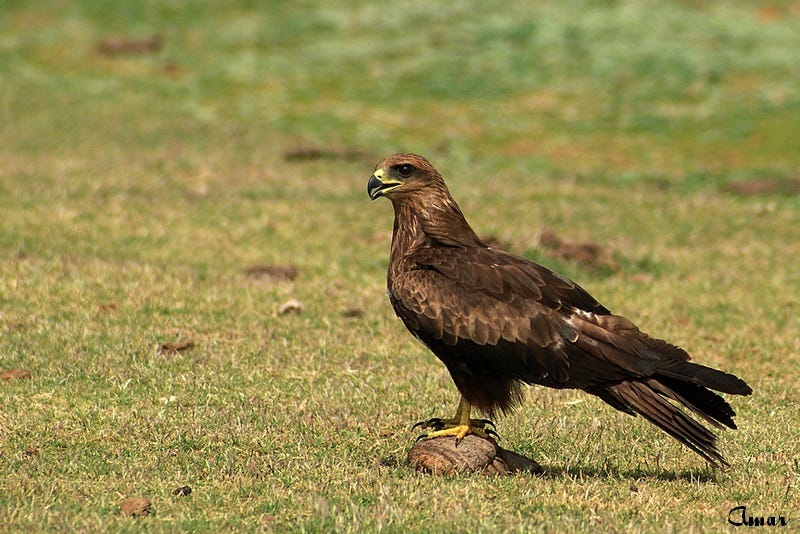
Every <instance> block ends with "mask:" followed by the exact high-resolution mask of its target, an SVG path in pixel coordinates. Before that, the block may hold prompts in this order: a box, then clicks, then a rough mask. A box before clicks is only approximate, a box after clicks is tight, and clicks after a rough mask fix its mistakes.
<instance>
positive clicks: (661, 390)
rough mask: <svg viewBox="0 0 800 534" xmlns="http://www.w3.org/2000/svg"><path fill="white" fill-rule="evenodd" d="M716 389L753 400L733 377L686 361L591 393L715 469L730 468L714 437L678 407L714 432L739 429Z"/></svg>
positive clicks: (747, 391) (749, 391) (739, 381)
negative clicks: (635, 416)
mask: <svg viewBox="0 0 800 534" xmlns="http://www.w3.org/2000/svg"><path fill="white" fill-rule="evenodd" d="M598 389H599V388H598ZM712 389H714V390H716V391H722V392H724V393H730V394H733V395H749V394H750V393H752V391H753V390H752V389H751V388H750V386H748V385H747V384H746V383H745V382H744V381H743V380H742V379H740V378H738V377H736V376H734V375H731V374H728V373H724V372H722V371H717V370H716V369H711V368H710V367H706V366H704V365H699V364H696V363H691V362H687V361H683V362H675V365H672V366H669V367H668V368H666V369H659V370H658V371H657V372H656V373H655V374H654V375H653V376H652V377H650V378H645V379H639V380H630V381H624V382H619V383H616V384H612V385H609V386H605V387H603V390H602V391H592V393H594V394H596V395H598V396H599V397H600V398H602V399H603V400H605V401H606V402H608V403H609V404H611V405H612V406H614V407H615V408H617V409H621V410H622V411H624V412H626V413H630V414H634V413H638V414H640V415H641V416H642V417H644V418H645V419H647V420H648V421H650V422H651V423H653V424H654V425H656V426H657V427H659V428H660V429H661V430H663V431H664V432H666V433H667V434H669V435H670V436H672V437H673V438H675V439H677V440H678V441H680V442H681V443H683V444H684V445H686V446H687V447H689V448H690V449H692V450H693V451H694V452H696V453H697V454H699V455H700V456H702V457H703V458H704V459H705V460H706V461H708V462H709V463H711V464H712V465H715V466H727V465H728V462H726V461H725V458H724V457H723V456H722V454H721V453H720V452H719V450H718V449H717V436H716V434H714V433H713V432H712V431H710V430H709V429H707V428H706V427H704V426H703V425H701V424H700V423H699V422H697V421H696V420H695V419H693V418H691V417H689V416H687V415H686V414H685V413H684V412H683V411H681V410H680V409H678V407H677V406H676V405H675V404H674V403H677V404H681V405H683V406H685V407H687V408H689V409H690V410H691V411H692V412H694V413H695V414H697V415H698V416H700V417H702V418H703V419H705V420H706V421H708V422H709V423H710V424H711V425H713V426H714V427H717V428H722V427H723V426H726V427H728V428H733V429H735V428H736V424H735V423H734V422H733V417H734V416H735V415H736V413H735V412H734V411H733V408H731V406H730V404H728V403H727V402H726V401H725V399H723V398H722V397H720V396H719V395H717V394H716V393H714V392H713V391H711V390H712ZM670 401H674V403H673V402H670Z"/></svg>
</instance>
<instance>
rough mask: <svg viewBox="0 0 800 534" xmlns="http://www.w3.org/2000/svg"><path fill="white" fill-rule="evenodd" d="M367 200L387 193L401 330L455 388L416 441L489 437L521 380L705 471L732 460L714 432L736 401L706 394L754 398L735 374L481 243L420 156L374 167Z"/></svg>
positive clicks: (729, 421) (393, 289)
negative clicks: (619, 415)
mask: <svg viewBox="0 0 800 534" xmlns="http://www.w3.org/2000/svg"><path fill="white" fill-rule="evenodd" d="M367 192H368V194H369V197H370V198H371V199H372V200H375V199H376V198H378V197H384V196H385V197H387V198H388V199H389V200H391V201H392V206H393V207H394V231H393V233H392V245H391V255H390V258H389V272H388V276H387V283H388V289H389V300H390V301H391V303H392V307H393V308H394V311H395V313H396V314H397V315H398V316H399V317H400V319H402V321H403V323H404V324H405V326H406V327H407V328H408V330H410V331H411V333H412V334H414V336H415V337H417V338H418V339H419V340H421V341H422V342H423V343H424V344H425V345H426V346H427V347H428V348H429V349H430V350H431V351H432V352H433V353H434V354H435V355H436V356H437V357H438V358H439V359H440V360H441V361H442V362H443V363H444V365H445V366H446V367H447V370H448V371H450V376H451V377H452V378H453V381H454V382H455V384H456V387H457V388H458V391H459V392H460V393H461V401H460V403H459V405H458V410H457V411H456V414H455V416H454V417H453V418H452V419H438V418H437V419H431V420H429V421H425V422H421V423H418V424H417V425H415V426H422V427H423V428H426V429H429V430H428V431H427V432H426V434H424V435H423V436H422V437H425V438H433V437H439V436H455V437H456V440H457V442H458V441H460V440H461V439H462V438H463V437H464V436H465V435H466V434H469V433H473V434H476V435H479V436H483V437H487V436H488V435H489V434H494V431H493V430H491V428H490V427H489V426H488V425H491V426H494V425H493V424H492V423H491V421H489V420H486V419H470V412H471V409H472V407H473V406H475V407H476V408H478V409H479V410H481V411H482V412H483V413H485V414H486V415H488V417H490V418H493V417H495V416H496V415H497V414H498V412H508V411H510V410H511V409H513V408H514V407H515V406H516V405H517V404H519V403H520V402H521V400H522V390H521V384H522V383H526V384H539V385H542V386H547V387H551V388H575V389H582V390H584V391H586V392H588V393H591V394H593V395H596V396H598V397H600V398H601V399H602V400H604V401H605V402H607V403H608V404H610V405H611V406H613V407H614V408H616V409H617V410H621V411H623V412H625V413H627V414H630V415H636V414H637V413H638V414H640V415H641V416H643V417H644V418H645V419H647V420H648V421H650V422H651V423H653V424H654V425H656V426H657V427H659V428H660V429H662V430H663V431H665V432H666V433H667V434H669V435H670V436H672V437H674V438H675V439H677V440H678V441H680V442H681V443H683V444H684V445H686V446H687V447H689V448H690V449H692V450H693V451H694V452H696V453H697V454H699V455H700V456H702V457H703V458H704V459H706V460H707V461H708V462H710V463H711V464H712V465H728V464H727V462H726V461H725V458H724V457H723V456H722V454H720V452H719V451H718V450H717V444H716V441H717V440H716V435H715V434H714V433H713V432H711V431H710V430H708V429H707V428H706V427H704V426H703V425H701V424H700V423H699V422H697V421H696V420H695V419H693V418H691V417H688V416H687V415H686V413H685V412H683V411H682V410H680V409H678V407H677V406H676V405H683V406H685V407H686V408H688V409H689V410H691V411H692V412H694V413H695V414H696V415H698V416H700V417H701V418H703V419H705V420H706V421H707V422H708V423H710V424H711V425H713V426H715V427H718V428H722V427H723V425H724V426H727V427H729V428H733V429H735V428H736V425H735V424H734V422H733V416H734V415H735V413H734V411H733V409H732V408H731V406H730V405H729V404H728V403H727V402H726V401H725V400H724V399H723V398H722V397H720V396H719V395H717V394H716V393H714V392H713V391H711V390H715V391H720V392H723V393H730V394H733V395H749V394H750V393H751V392H752V389H751V388H750V387H749V386H748V385H747V384H746V383H745V382H744V381H743V380H741V379H740V378H738V377H736V376H734V375H731V374H728V373H724V372H722V371H718V370H716V369H712V368H710V367H706V366H703V365H700V364H696V363H692V362H690V361H689V360H690V357H689V354H687V353H686V351H684V350H683V349H681V348H679V347H676V346H674V345H671V344H669V343H667V342H666V341H662V340H660V339H656V338H652V337H650V336H648V335H647V334H645V333H644V332H641V331H640V330H639V329H638V328H637V327H636V326H635V325H634V324H633V323H632V322H631V321H629V320H628V319H626V318H624V317H621V316H619V315H614V314H612V313H611V312H610V311H609V310H608V308H606V307H605V306H603V305H602V304H600V303H599V302H598V301H597V300H595V299H594V297H592V296H591V295H590V294H589V293H587V292H586V291H585V290H584V289H583V288H582V287H580V286H579V285H578V284H576V283H574V282H572V281H571V280H569V279H567V278H565V277H564V276H561V275H560V274H558V273H555V272H553V271H551V270H549V269H547V268H546V267H543V266H541V265H538V264H536V263H534V262H532V261H530V260H527V259H525V258H521V257H519V256H515V255H513V254H509V253H507V252H504V251H502V250H499V249H496V248H494V247H492V246H489V245H487V244H486V243H484V242H483V241H482V240H481V239H480V237H478V236H477V234H475V232H474V231H473V230H472V228H471V227H470V226H469V224H468V223H467V221H466V219H465V218H464V215H463V213H462V212H461V209H460V208H459V207H458V204H456V202H455V200H453V197H452V196H450V192H449V191H448V190H447V186H446V185H445V183H444V179H443V178H442V175H441V174H439V172H438V171H437V170H436V169H435V168H434V167H433V166H432V165H431V164H430V162H428V160H426V159H425V158H423V157H421V156H418V155H416V154H395V155H393V156H389V157H388V158H386V159H384V160H383V161H381V162H380V163H378V165H377V166H376V167H375V172H374V173H373V174H372V176H371V177H370V179H369V182H368V184H367Z"/></svg>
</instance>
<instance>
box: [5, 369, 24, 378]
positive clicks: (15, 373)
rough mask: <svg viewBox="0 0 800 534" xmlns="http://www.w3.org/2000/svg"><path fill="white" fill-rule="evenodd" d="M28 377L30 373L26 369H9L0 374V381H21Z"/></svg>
mask: <svg viewBox="0 0 800 534" xmlns="http://www.w3.org/2000/svg"><path fill="white" fill-rule="evenodd" d="M30 377H31V372H30V371H28V370H26V369H9V370H8V371H3V372H2V373H0V380H22V379H25V378H30Z"/></svg>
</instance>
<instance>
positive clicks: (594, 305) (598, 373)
mask: <svg viewBox="0 0 800 534" xmlns="http://www.w3.org/2000/svg"><path fill="white" fill-rule="evenodd" d="M413 261H414V263H416V265H417V266H418V268H417V269H414V270H410V271H407V272H405V273H403V274H401V275H399V276H397V278H396V279H395V280H393V283H392V284H391V286H390V291H391V296H392V300H393V304H394V306H395V309H396V310H397V312H398V315H400V317H401V318H402V319H403V320H404V322H405V323H406V325H407V326H408V327H409V329H410V330H411V331H412V332H415V334H416V335H417V336H418V337H420V338H421V339H423V341H425V340H426V339H432V340H435V341H440V342H442V343H443V344H444V345H445V346H453V347H455V346H456V345H458V344H460V342H463V341H470V342H472V345H471V351H472V352H473V353H474V352H476V351H477V352H480V353H482V354H483V355H484V356H485V357H486V359H487V363H490V365H492V366H493V367H494V368H495V369H494V370H495V372H500V373H503V374H513V375H514V377H515V378H517V379H520V380H525V381H537V382H539V381H540V380H542V379H544V378H546V377H550V378H551V379H552V380H554V381H555V382H556V383H557V384H561V385H562V386H567V387H585V386H589V385H592V384H597V383H601V382H606V381H613V380H622V379H625V378H629V377H631V376H649V375H650V374H652V373H653V372H654V370H655V367H656V366H655V361H657V360H659V359H660V358H661V357H662V356H661V355H660V354H658V353H659V351H657V350H654V348H653V347H649V346H648V344H647V343H646V342H645V341H644V339H647V338H646V336H644V334H642V333H641V332H639V330H638V329H637V328H636V327H635V326H634V325H633V324H632V323H631V322H630V321H628V320H627V319H625V318H624V317H620V316H617V315H611V314H610V312H609V311H608V310H607V309H606V308H605V307H603V306H602V305H601V304H600V303H599V302H597V300H595V299H594V298H593V297H592V296H591V295H589V293H587V292H586V291H585V290H584V289H583V288H581V287H580V286H578V285H577V284H575V283H573V282H571V281H570V280H568V279H566V278H564V277H562V276H560V275H558V274H556V273H554V272H552V271H550V270H549V269H547V268H545V267H543V266H541V265H538V264H536V263H534V262H531V261H529V260H526V259H524V258H520V257H517V256H513V255H510V254H506V253H504V252H500V251H496V250H494V249H490V248H479V247H475V248H448V247H428V248H423V249H421V250H419V251H417V252H416V253H415V255H414V257H413ZM642 336H643V337H642ZM681 353H682V354H680V355H678V356H679V357H680V359H688V355H686V357H685V358H684V357H683V355H685V353H683V352H682V351H681Z"/></svg>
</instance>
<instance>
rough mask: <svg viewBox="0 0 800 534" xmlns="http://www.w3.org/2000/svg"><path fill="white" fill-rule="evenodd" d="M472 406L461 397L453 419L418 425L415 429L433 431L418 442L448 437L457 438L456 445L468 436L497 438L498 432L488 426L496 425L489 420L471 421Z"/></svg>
mask: <svg viewBox="0 0 800 534" xmlns="http://www.w3.org/2000/svg"><path fill="white" fill-rule="evenodd" d="M471 408H472V407H471V406H470V404H469V402H467V400H466V399H464V397H461V401H460V402H459V403H458V410H456V415H455V417H453V418H452V419H439V418H434V419H430V420H428V421H421V422H419V423H416V424H415V425H414V426H413V427H412V430H413V428H417V427H422V428H430V429H432V430H430V431H428V432H426V433H425V434H422V435H421V436H419V437H418V438H417V440H418V441H419V440H421V439H433V438H441V437H447V436H455V438H456V444H458V443H460V442H461V440H462V439H464V437H465V436H466V435H467V434H474V435H476V436H478V437H480V438H483V439H489V438H491V437H492V436H495V437H499V436H497V432H495V431H494V430H492V429H491V428H487V426H492V427H494V423H492V422H491V421H489V420H487V419H470V418H469V413H470V411H471Z"/></svg>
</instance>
